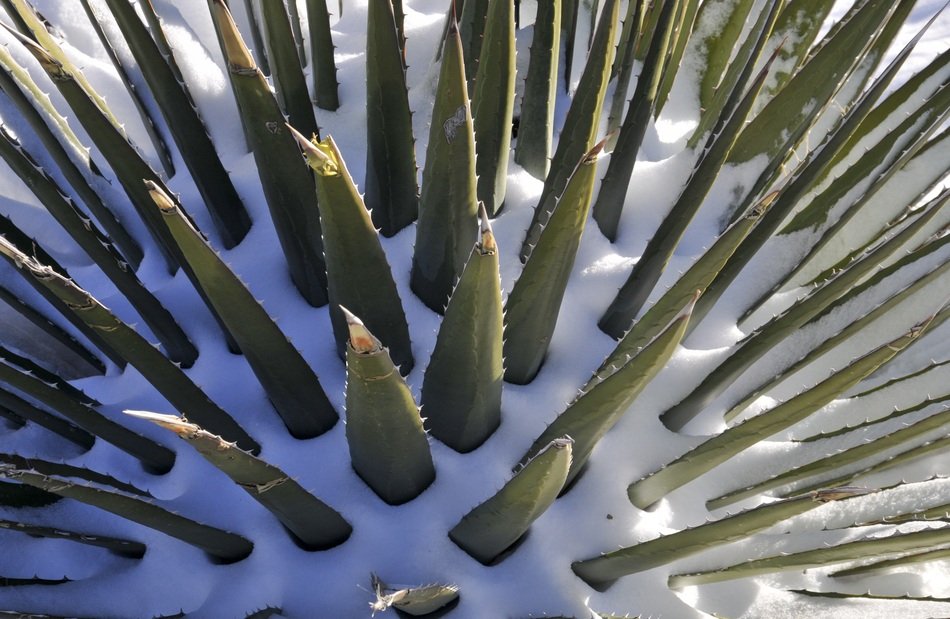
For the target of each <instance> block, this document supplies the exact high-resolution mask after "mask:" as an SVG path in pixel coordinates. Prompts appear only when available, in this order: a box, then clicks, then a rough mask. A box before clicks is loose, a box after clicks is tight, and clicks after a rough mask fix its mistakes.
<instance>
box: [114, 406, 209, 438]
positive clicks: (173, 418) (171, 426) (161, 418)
mask: <svg viewBox="0 0 950 619" xmlns="http://www.w3.org/2000/svg"><path fill="white" fill-rule="evenodd" d="M122 412H123V413H124V414H126V415H129V416H130V417H136V418H138V419H144V420H146V421H151V422H152V423H154V424H156V425H158V426H161V427H163V428H165V429H166V430H171V431H172V432H174V433H176V434H182V435H184V434H194V433H195V432H197V431H198V430H200V429H201V428H200V426H197V425H195V424H193V423H189V422H188V421H187V420H186V419H185V418H184V417H179V416H178V415H168V414H165V413H153V412H151V411H136V410H128V409H127V410H123V411H122Z"/></svg>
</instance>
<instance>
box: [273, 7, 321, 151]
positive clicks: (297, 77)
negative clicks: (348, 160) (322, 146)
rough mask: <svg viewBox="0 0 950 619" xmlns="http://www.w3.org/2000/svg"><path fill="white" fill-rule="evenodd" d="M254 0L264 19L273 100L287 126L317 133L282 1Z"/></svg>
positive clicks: (312, 133) (311, 106) (305, 83)
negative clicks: (282, 112)
mask: <svg viewBox="0 0 950 619" xmlns="http://www.w3.org/2000/svg"><path fill="white" fill-rule="evenodd" d="M258 1H259V2H260V6H261V17H262V18H263V22H264V42H265V44H266V45H267V59H268V61H269V62H270V68H271V77H273V79H274V90H275V91H276V92H277V100H278V101H279V102H280V104H281V108H283V110H284V112H285V113H286V115H287V121H288V122H289V123H290V124H291V125H293V126H294V127H297V129H299V130H300V131H302V132H303V133H304V134H305V135H314V134H317V133H318V132H319V129H318V128H317V120H316V117H314V115H313V105H312V104H311V103H310V92H309V91H308V90H307V80H306V79H305V78H304V75H303V69H302V68H301V66H300V65H301V61H300V56H299V55H298V53H297V51H298V50H297V43H296V39H295V38H294V33H293V28H292V27H291V20H290V17H288V15H287V7H286V6H285V5H284V0H258ZM291 4H296V0H293V1H292V2H291ZM315 41H316V40H315ZM331 60H332V55H331Z"/></svg>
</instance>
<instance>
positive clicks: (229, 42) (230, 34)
mask: <svg viewBox="0 0 950 619" xmlns="http://www.w3.org/2000/svg"><path fill="white" fill-rule="evenodd" d="M211 5H212V6H211V12H212V16H213V17H214V21H215V23H217V24H218V26H219V30H220V33H221V42H222V43H223V45H224V50H223V51H224V55H225V57H226V60H227V61H228V68H229V69H231V70H232V72H234V71H236V72H243V71H256V70H257V63H255V62H254V57H253V56H251V52H250V50H249V49H248V48H247V44H245V43H244V39H243V38H242V37H241V32H240V31H239V30H238V28H237V25H235V23H234V18H233V17H232V16H231V11H230V10H229V9H228V5H227V3H225V2H224V0H211Z"/></svg>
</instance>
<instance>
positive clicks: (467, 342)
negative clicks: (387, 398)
mask: <svg viewBox="0 0 950 619" xmlns="http://www.w3.org/2000/svg"><path fill="white" fill-rule="evenodd" d="M481 220H482V229H481V239H480V240H479V242H478V243H477V244H476V245H475V248H474V249H473V250H472V255H471V257H470V258H469V259H468V264H466V265H465V270H464V271H462V277H461V278H459V283H458V285H457V286H456V287H455V290H454V291H453V292H452V297H451V298H450V299H449V304H448V307H446V308H445V317H444V318H443V319H442V325H441V327H439V335H438V338H437V339H436V342H435V349H434V350H433V351H432V357H431V359H430V360H429V365H428V367H427V368H426V373H425V379H424V380H423V383H422V411H423V414H424V415H425V416H426V421H427V425H428V426H429V431H430V432H431V434H432V436H434V437H436V438H437V439H439V440H440V441H442V442H443V443H445V444H446V445H448V446H449V447H451V448H452V449H455V450H456V451H460V452H463V453H464V452H468V451H472V450H473V449H475V448H477V447H478V446H479V445H481V444H482V443H483V442H484V441H485V439H487V438H488V437H489V436H490V435H491V433H492V432H494V431H495V429H496V428H497V427H498V424H499V423H501V389H502V378H503V373H504V369H503V364H502V303H501V282H500V281H499V275H498V246H497V245H496V244H495V238H494V236H493V235H492V231H491V227H490V226H489V224H488V214H487V213H486V212H485V207H484V205H483V206H482V207H481Z"/></svg>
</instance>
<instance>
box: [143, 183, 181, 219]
mask: <svg viewBox="0 0 950 619" xmlns="http://www.w3.org/2000/svg"><path fill="white" fill-rule="evenodd" d="M142 182H144V183H145V189H146V190H148V194H149V195H150V196H151V197H152V201H153V202H155V206H157V207H158V208H159V209H160V210H161V211H163V212H166V213H170V212H173V211H174V210H175V209H176V208H177V207H176V206H175V202H174V201H173V200H172V199H171V198H170V197H169V196H168V194H167V193H165V192H164V190H162V188H161V187H159V186H158V185H157V184H155V183H154V182H152V181H150V180H145V181H142Z"/></svg>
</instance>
